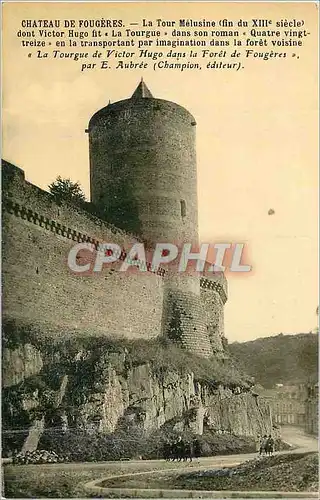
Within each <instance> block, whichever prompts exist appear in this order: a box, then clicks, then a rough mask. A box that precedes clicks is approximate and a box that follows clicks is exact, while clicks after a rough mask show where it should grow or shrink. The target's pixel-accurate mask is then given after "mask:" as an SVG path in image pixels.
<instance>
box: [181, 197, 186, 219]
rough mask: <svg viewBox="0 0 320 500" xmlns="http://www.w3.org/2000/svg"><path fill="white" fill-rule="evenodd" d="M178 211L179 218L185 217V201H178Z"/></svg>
mask: <svg viewBox="0 0 320 500" xmlns="http://www.w3.org/2000/svg"><path fill="white" fill-rule="evenodd" d="M180 210H181V217H185V216H186V215H187V206H186V202H185V200H180Z"/></svg>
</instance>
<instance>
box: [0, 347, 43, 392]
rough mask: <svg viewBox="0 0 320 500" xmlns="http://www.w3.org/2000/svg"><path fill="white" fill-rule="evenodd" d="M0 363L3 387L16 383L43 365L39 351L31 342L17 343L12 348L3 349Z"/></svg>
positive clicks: (37, 371)
mask: <svg viewBox="0 0 320 500" xmlns="http://www.w3.org/2000/svg"><path fill="white" fill-rule="evenodd" d="M2 363H3V367H4V368H5V369H4V370H3V372H2V385H3V387H10V386H11V385H15V384H18V383H19V382H21V381H22V380H24V379H25V378H28V377H30V376H31V375H34V374H36V373H39V372H40V370H41V368H42V366H43V361H42V357H41V353H40V352H39V351H38V350H37V349H36V348H35V347H34V346H33V345H32V344H24V345H19V346H17V348H16V349H13V350H12V349H6V348H5V349H3V352H2Z"/></svg>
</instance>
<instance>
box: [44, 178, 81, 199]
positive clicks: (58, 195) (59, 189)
mask: <svg viewBox="0 0 320 500" xmlns="http://www.w3.org/2000/svg"><path fill="white" fill-rule="evenodd" d="M48 187H49V190H50V193H51V194H52V196H53V197H54V198H55V200H56V201H58V202H61V201H68V202H71V203H73V204H76V205H82V204H83V203H84V202H85V195H84V193H83V191H82V188H81V186H80V184H79V182H72V181H71V180H70V179H62V178H61V177H60V175H59V176H58V177H57V179H56V180H55V181H54V182H52V184H50V185H49V186H48Z"/></svg>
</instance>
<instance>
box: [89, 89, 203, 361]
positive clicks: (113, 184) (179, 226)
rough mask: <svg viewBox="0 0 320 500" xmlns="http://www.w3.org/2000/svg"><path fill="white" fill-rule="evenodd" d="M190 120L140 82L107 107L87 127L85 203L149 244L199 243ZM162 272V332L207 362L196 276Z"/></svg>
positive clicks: (201, 307)
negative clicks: (87, 190)
mask: <svg viewBox="0 0 320 500" xmlns="http://www.w3.org/2000/svg"><path fill="white" fill-rule="evenodd" d="M195 129H196V122H195V119H194V117H193V116H192V115H191V114H190V113H189V111H187V110H186V109H184V108H183V107H181V106H179V105H178V104H175V103H173V102H170V101H165V100H163V99H155V98H154V97H153V96H152V94H151V92H150V90H149V89H148V88H147V86H146V84H145V83H144V82H143V81H142V80H141V82H140V84H139V85H138V87H137V89H136V90H135V92H134V93H133V95H132V97H131V98H130V99H125V100H123V101H119V102H116V103H114V104H110V103H109V104H108V106H106V107H105V108H103V109H101V110H100V111H98V112H97V113H95V114H94V115H93V116H92V118H91V120H90V122H89V127H88V132H89V144H90V177H91V201H92V203H93V204H94V205H95V206H96V207H97V209H98V211H99V213H100V215H101V217H103V218H104V219H106V220H108V221H109V222H111V223H113V224H114V225H116V226H117V227H120V228H122V229H124V230H126V231H128V232H130V233H133V234H136V235H137V236H139V237H140V238H142V239H143V240H145V241H147V242H148V243H149V244H151V245H153V244H155V243H164V242H169V243H174V244H177V245H181V244H182V243H191V244H194V245H197V244H198V203H197V166H196V148H195V136H196V134H195ZM177 271H178V270H176V271H172V269H171V270H170V271H169V270H167V275H166V277H165V278H164V298H163V318H162V331H163V334H164V335H165V336H167V337H168V338H169V339H171V340H172V341H173V342H176V343H178V344H180V345H181V346H183V347H184V348H186V349H188V350H191V351H193V352H195V353H196V354H199V355H202V356H211V355H212V347H211V344H210V341H209V336H208V329H207V325H206V312H205V310H204V307H203V305H202V302H201V298H200V280H199V277H197V276H186V275H181V274H180V273H178V272H177Z"/></svg>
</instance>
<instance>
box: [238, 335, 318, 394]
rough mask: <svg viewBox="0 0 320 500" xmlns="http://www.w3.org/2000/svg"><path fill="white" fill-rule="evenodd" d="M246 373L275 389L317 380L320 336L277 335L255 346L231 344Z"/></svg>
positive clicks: (260, 340)
mask: <svg viewBox="0 0 320 500" xmlns="http://www.w3.org/2000/svg"><path fill="white" fill-rule="evenodd" d="M229 349H230V352H231V353H232V355H233V356H234V357H235V358H237V359H238V360H239V362H240V364H241V366H242V369H243V370H244V371H246V372H247V373H249V374H250V375H251V376H253V377H255V380H256V382H257V383H259V384H261V385H263V386H264V387H266V388H272V387H273V386H274V385H275V384H277V383H282V384H295V383H305V382H309V381H312V380H317V374H318V336H317V335H316V334H312V333H307V334H297V335H282V334H280V335H277V336H274V337H266V338H261V339H257V340H254V341H251V342H243V343H238V342H235V343H233V344H229Z"/></svg>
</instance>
